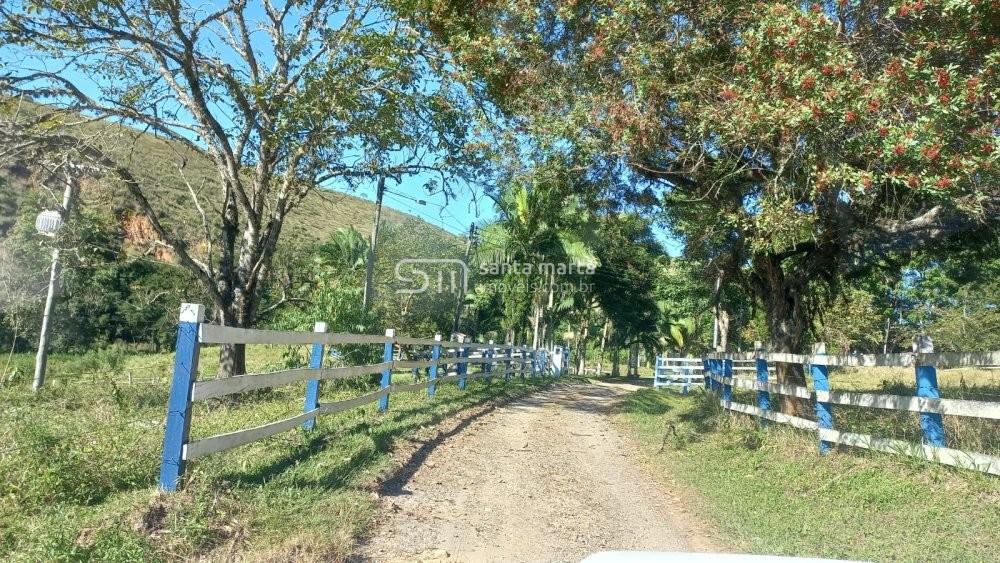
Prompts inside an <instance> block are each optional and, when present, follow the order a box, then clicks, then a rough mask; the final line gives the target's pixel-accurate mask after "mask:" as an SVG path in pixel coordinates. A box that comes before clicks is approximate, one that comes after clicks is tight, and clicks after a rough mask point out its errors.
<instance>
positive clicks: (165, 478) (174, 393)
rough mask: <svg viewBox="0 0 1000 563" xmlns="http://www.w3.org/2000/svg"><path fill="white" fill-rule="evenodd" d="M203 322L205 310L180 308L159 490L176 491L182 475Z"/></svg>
mask: <svg viewBox="0 0 1000 563" xmlns="http://www.w3.org/2000/svg"><path fill="white" fill-rule="evenodd" d="M204 321H205V308H204V307H203V306H201V305H196V304H193V303H184V304H182V305H181V313H180V318H179V322H178V323H177V348H176V351H175V352H174V378H173V381H172V382H171V384H170V400H169V403H168V406H167V430H166V433H164V435H163V461H162V463H161V465H160V490H161V491H176V490H177V481H178V479H180V476H181V475H183V474H184V445H185V444H186V443H187V441H188V436H189V433H190V431H191V389H192V387H193V386H194V382H195V379H196V378H197V377H198V359H199V356H200V355H199V352H200V351H201V342H200V341H199V339H198V333H199V328H198V325H200V324H201V323H203V322H204Z"/></svg>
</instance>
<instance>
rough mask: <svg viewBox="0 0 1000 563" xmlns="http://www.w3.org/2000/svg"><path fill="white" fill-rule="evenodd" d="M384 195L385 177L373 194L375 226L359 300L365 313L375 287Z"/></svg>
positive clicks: (381, 179)
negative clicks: (363, 288) (362, 293)
mask: <svg viewBox="0 0 1000 563" xmlns="http://www.w3.org/2000/svg"><path fill="white" fill-rule="evenodd" d="M384 193H385V176H384V175H383V176H379V178H378V190H377V191H376V192H375V224H374V225H373V226H372V240H371V243H370V244H369V245H368V260H367V263H366V264H365V292H364V295H363V296H362V298H361V307H362V308H363V309H364V310H365V311H366V312H367V311H368V309H369V308H370V307H371V304H372V300H373V299H374V297H375V287H374V284H373V281H372V278H373V277H374V275H375V249H376V248H377V246H378V224H379V221H380V220H381V218H382V194H384Z"/></svg>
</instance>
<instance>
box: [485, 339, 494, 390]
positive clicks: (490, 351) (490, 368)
mask: <svg viewBox="0 0 1000 563" xmlns="http://www.w3.org/2000/svg"><path fill="white" fill-rule="evenodd" d="M486 359H488V360H489V363H487V364H484V366H485V368H486V369H485V370H484V371H485V372H486V383H489V382H490V380H491V379H493V341H492V340H490V347H489V348H488V349H487V350H486Z"/></svg>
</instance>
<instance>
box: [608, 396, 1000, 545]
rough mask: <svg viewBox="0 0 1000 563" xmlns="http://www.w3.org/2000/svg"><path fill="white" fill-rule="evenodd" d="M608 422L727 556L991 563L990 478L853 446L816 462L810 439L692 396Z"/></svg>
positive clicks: (650, 403) (648, 400) (653, 401)
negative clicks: (683, 495) (687, 504)
mask: <svg viewBox="0 0 1000 563" xmlns="http://www.w3.org/2000/svg"><path fill="white" fill-rule="evenodd" d="M946 418H947V417H946ZM615 420H616V422H617V423H618V424H619V425H620V427H621V428H623V429H624V431H625V432H626V433H627V434H630V435H632V436H633V437H634V438H635V439H636V441H637V442H638V444H639V445H640V448H641V450H642V451H643V452H644V453H645V454H647V455H648V456H649V460H650V465H651V467H652V469H653V471H654V474H655V475H656V476H657V477H658V478H662V479H663V481H664V486H666V487H674V488H676V487H677V486H680V487H681V489H682V490H687V491H693V494H692V495H690V496H692V497H693V498H694V499H695V500H694V502H695V504H696V505H697V509H698V513H699V515H700V516H701V517H703V518H704V519H706V520H708V521H709V522H710V523H713V524H714V525H716V526H717V527H718V528H719V529H720V531H721V533H722V536H723V538H725V540H724V541H725V543H726V544H728V545H729V547H731V548H732V549H733V550H735V551H740V552H748V553H761V554H775V555H799V556H820V557H840V558H849V559H859V560H898V561H988V560H994V559H995V557H996V530H997V529H1000V510H997V506H998V503H1000V479H998V478H996V477H991V476H987V475H983V474H979V473H975V472H969V471H961V470H954V469H951V468H947V467H944V466H940V465H936V464H933V463H929V462H924V461H920V460H914V459H910V458H904V457H897V456H892V455H888V454H881V453H878V452H868V451H864V450H856V449H843V450H838V451H835V452H833V453H831V454H830V455H828V456H821V455H820V454H819V453H818V447H817V442H816V437H815V435H814V434H812V433H809V432H802V431H798V430H795V429H792V428H789V427H785V426H780V425H771V426H770V427H769V428H767V429H761V428H760V427H758V425H757V423H756V422H755V421H754V420H753V419H751V418H750V417H747V416H744V415H739V414H735V413H723V412H722V411H721V409H720V407H718V406H717V402H716V401H714V400H713V398H712V396H711V395H708V394H706V393H704V392H703V391H702V390H701V389H698V390H696V391H695V392H694V393H692V394H691V395H688V396H681V395H679V394H677V393H674V392H671V391H656V390H651V389H650V390H641V391H638V392H635V393H633V394H631V395H629V396H628V397H627V398H626V399H624V400H623V401H622V403H621V404H619V405H618V407H617V411H616V414H615ZM671 425H672V426H673V428H674V429H675V430H676V436H675V435H673V433H668V429H669V427H670V426H671ZM665 434H666V435H667V438H666V440H665V441H664V435H665ZM661 444H663V445H664V447H663V450H662V452H660V451H659V449H660V447H661ZM670 481H675V482H676V483H678V484H679V485H674V484H671V483H670Z"/></svg>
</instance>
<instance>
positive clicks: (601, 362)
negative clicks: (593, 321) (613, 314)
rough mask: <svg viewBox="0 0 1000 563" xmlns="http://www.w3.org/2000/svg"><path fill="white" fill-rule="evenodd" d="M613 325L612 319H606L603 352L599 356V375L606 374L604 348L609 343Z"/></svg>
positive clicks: (602, 338)
mask: <svg viewBox="0 0 1000 563" xmlns="http://www.w3.org/2000/svg"><path fill="white" fill-rule="evenodd" d="M610 326H611V320H610V319H608V320H605V321H604V331H603V332H601V353H600V355H599V356H598V357H597V375H598V376H602V375H604V349H605V347H606V346H607V345H608V328H609V327H610Z"/></svg>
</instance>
